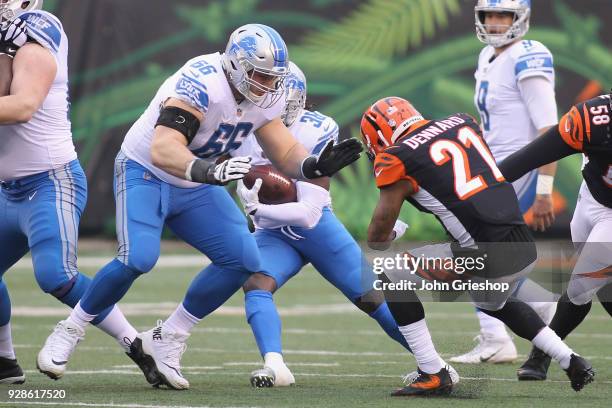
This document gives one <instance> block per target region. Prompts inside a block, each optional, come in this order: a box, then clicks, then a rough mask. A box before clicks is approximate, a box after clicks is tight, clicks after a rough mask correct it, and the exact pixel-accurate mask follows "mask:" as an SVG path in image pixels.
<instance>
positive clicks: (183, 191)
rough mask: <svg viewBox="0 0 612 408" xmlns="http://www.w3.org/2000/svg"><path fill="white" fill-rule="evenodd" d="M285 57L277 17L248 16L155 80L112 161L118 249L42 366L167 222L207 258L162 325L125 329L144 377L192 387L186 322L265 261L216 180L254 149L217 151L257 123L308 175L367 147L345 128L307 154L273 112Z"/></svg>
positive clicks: (113, 299) (106, 302) (269, 142)
mask: <svg viewBox="0 0 612 408" xmlns="http://www.w3.org/2000/svg"><path fill="white" fill-rule="evenodd" d="M288 64H289V55H288V51H287V47H286V45H285V42H284V41H283V39H282V38H281V36H280V35H279V34H278V33H277V32H276V31H275V30H274V29H272V28H271V27H268V26H265V25H262V24H247V25H244V26H242V27H239V28H238V29H236V30H235V31H234V32H233V33H232V35H231V36H230V39H229V41H228V44H227V47H226V50H225V53H224V54H219V53H214V54H207V55H201V56H199V57H196V58H193V59H191V60H189V61H187V63H186V64H185V65H184V66H183V67H182V68H180V69H179V71H178V72H176V73H175V74H174V75H172V76H171V77H170V78H168V79H167V80H166V81H165V82H164V83H163V84H162V85H161V87H160V88H159V90H158V92H157V94H156V95H155V97H154V98H153V100H152V101H151V103H150V104H149V106H148V108H147V109H146V111H145V112H144V113H143V114H142V116H141V117H140V118H139V119H138V120H137V121H136V122H135V123H134V125H133V126H132V128H131V129H130V130H129V131H128V133H127V135H126V137H125V140H124V142H123V145H122V146H121V151H120V152H119V154H118V155H117V159H116V162H115V200H116V210H117V238H118V241H119V250H118V254H117V257H116V258H115V259H114V260H113V261H112V262H110V263H109V264H107V265H106V266H105V267H104V268H102V270H100V271H99V272H98V273H97V274H96V276H95V278H94V281H93V283H92V286H91V290H89V291H87V293H86V294H85V295H84V296H83V298H82V300H81V301H80V302H79V304H78V305H77V306H76V307H75V309H74V310H73V313H71V315H70V317H69V318H68V319H66V320H63V321H61V322H60V323H59V324H58V327H57V328H56V330H55V331H54V332H53V333H52V334H51V335H50V336H49V338H48V339H47V342H46V343H45V346H44V347H43V349H42V350H41V351H40V353H39V355H38V362H39V365H41V366H44V370H45V372H46V373H47V374H48V375H49V376H51V377H53V376H57V375H58V374H59V375H61V374H63V372H64V370H65V367H66V364H56V363H55V361H56V360H57V358H58V356H57V355H58V354H60V355H61V356H62V357H63V361H64V362H65V361H67V360H68V359H69V357H70V355H71V354H72V352H73V351H74V350H75V347H76V345H77V343H78V342H79V341H80V340H81V339H82V338H83V336H84V334H85V327H86V326H87V324H88V323H89V322H90V321H92V319H94V318H95V317H96V316H97V315H98V314H99V313H100V312H101V311H102V310H104V309H106V308H107V307H109V306H110V305H113V304H115V303H117V302H118V301H119V300H120V299H121V298H122V297H123V296H124V295H125V294H126V293H127V291H128V290H129V288H130V286H131V285H132V283H133V282H134V280H136V278H138V277H139V276H140V275H142V274H144V273H146V272H149V271H150V270H151V269H152V268H153V266H154V265H155V263H156V262H157V258H158V257H159V250H160V240H161V233H162V229H163V227H164V225H168V226H169V227H170V228H171V229H172V230H173V231H174V232H175V234H176V235H177V236H179V237H180V238H182V239H184V240H185V242H187V243H189V244H190V245H192V246H193V247H195V248H196V249H198V250H199V251H201V252H202V253H204V254H205V255H207V256H208V258H209V259H210V260H211V262H212V263H211V264H210V265H209V266H207V267H206V268H204V269H203V270H202V271H201V272H200V273H199V274H198V275H197V276H196V277H195V279H194V280H193V281H192V283H191V285H190V287H189V289H188V290H187V293H186V295H185V298H184V300H183V302H182V303H181V304H180V305H179V306H178V308H177V309H176V311H175V312H174V313H173V314H172V315H171V316H170V317H169V318H168V319H167V320H166V321H165V322H164V323H163V324H162V325H160V326H158V327H155V328H153V329H151V330H149V331H146V332H144V333H140V334H139V335H138V336H137V337H136V338H133V339H131V340H133V341H132V346H133V350H134V352H135V353H138V354H139V356H146V358H147V360H148V361H149V362H150V364H149V366H148V370H145V375H147V380H148V381H149V382H150V383H151V384H153V385H159V384H165V385H167V386H169V387H171V388H174V389H187V388H189V382H188V381H187V379H185V378H184V377H183V375H182V374H181V371H180V358H181V356H182V354H183V352H184V351H185V348H186V340H187V338H188V337H189V332H190V331H191V330H192V328H193V326H195V324H196V323H198V322H199V321H200V320H201V319H203V318H204V317H205V316H207V315H208V314H210V313H211V312H213V311H214V310H215V309H216V308H218V307H219V306H220V305H221V304H223V303H224V302H225V301H226V300H227V299H228V298H229V297H230V296H231V295H232V294H233V293H234V292H235V291H237V290H238V289H239V288H240V287H241V286H242V284H243V283H244V281H245V280H246V279H247V278H248V277H249V276H250V274H252V273H254V272H258V271H259V269H260V257H259V251H258V249H257V244H256V243H255V240H254V238H253V236H252V235H251V234H250V233H249V230H248V228H247V225H246V220H245V219H244V217H243V216H242V213H241V212H240V210H239V209H238V207H237V206H236V204H235V203H234V201H233V199H232V198H231V196H230V195H229V193H228V192H227V190H226V189H225V188H224V187H222V186H221V184H226V183H228V182H230V181H232V180H237V179H241V178H242V177H244V175H245V174H246V173H247V172H248V171H249V169H250V159H249V158H245V157H236V158H231V159H229V160H225V161H223V162H222V163H219V164H217V163H216V161H217V159H218V158H219V157H221V156H223V155H225V154H227V153H229V152H231V151H233V150H235V149H237V148H238V147H240V145H241V144H242V142H243V141H244V139H245V138H246V137H247V136H248V135H249V133H250V132H251V131H253V132H254V133H255V135H256V137H257V141H258V143H259V144H260V145H261V147H262V148H263V150H264V152H265V153H266V155H267V156H268V157H269V158H270V160H271V161H272V162H273V163H274V164H275V165H276V166H277V167H278V168H279V169H281V170H282V171H283V172H284V173H286V174H288V175H290V176H291V177H294V178H297V179H310V178H318V177H322V176H330V175H332V174H334V173H335V172H337V171H338V170H340V169H341V168H342V167H344V166H346V165H348V164H350V163H352V162H353V161H355V160H357V159H358V158H359V152H360V151H361V149H362V147H361V145H360V144H359V142H357V141H356V140H355V139H349V140H346V141H344V142H341V143H338V144H335V145H334V144H333V142H329V143H327V144H326V145H325V147H324V148H323V150H322V152H321V154H319V155H318V156H314V155H311V156H309V155H308V152H307V151H306V150H305V149H304V147H303V146H302V145H301V144H299V143H298V142H297V141H296V140H295V139H294V138H293V136H292V135H291V133H290V132H289V130H287V128H286V127H285V125H284V124H283V122H282V121H281V119H280V115H281V111H282V108H283V104H284V100H283V79H284V78H285V76H286V75H287V74H288V73H289V69H288ZM62 339H69V341H65V340H64V341H62Z"/></svg>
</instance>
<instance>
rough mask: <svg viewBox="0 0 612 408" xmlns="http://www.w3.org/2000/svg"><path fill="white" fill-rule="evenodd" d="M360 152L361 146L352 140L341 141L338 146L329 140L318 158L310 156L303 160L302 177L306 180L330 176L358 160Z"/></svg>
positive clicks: (355, 140)
mask: <svg viewBox="0 0 612 408" xmlns="http://www.w3.org/2000/svg"><path fill="white" fill-rule="evenodd" d="M362 150H363V146H362V145H361V143H360V142H359V141H358V140H357V139H354V138H350V139H347V140H343V141H342V142H340V143H338V144H334V141H333V140H330V141H329V142H327V144H326V145H325V147H324V148H323V150H321V153H319V155H318V156H315V155H312V156H308V157H307V158H306V159H304V161H303V162H302V175H303V176H304V178H306V179H313V178H317V177H329V176H332V175H333V174H334V173H336V172H338V171H339V170H340V169H342V168H343V167H346V166H348V165H349V164H351V163H352V162H354V161H355V160H357V159H359V156H360V153H361V151H362Z"/></svg>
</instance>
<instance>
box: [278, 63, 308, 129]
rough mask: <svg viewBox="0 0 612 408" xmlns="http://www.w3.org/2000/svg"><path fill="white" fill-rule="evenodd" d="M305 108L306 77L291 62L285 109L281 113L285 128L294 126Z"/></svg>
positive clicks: (286, 79)
mask: <svg viewBox="0 0 612 408" xmlns="http://www.w3.org/2000/svg"><path fill="white" fill-rule="evenodd" d="M305 107H306V77H305V76H304V73H303V72H302V70H301V69H300V68H299V67H298V66H297V65H295V63H293V62H292V61H289V75H288V76H287V78H285V109H283V112H282V113H281V119H282V120H283V122H284V123H285V126H287V127H289V126H291V125H293V122H295V120H296V119H297V117H298V116H299V115H300V113H301V112H302V109H304V108H305Z"/></svg>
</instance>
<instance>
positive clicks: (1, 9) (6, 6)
mask: <svg viewBox="0 0 612 408" xmlns="http://www.w3.org/2000/svg"><path fill="white" fill-rule="evenodd" d="M42 5H43V0H30V1H25V0H0V23H4V22H5V21H12V20H14V19H15V18H16V17H19V15H20V14H22V13H25V12H26V11H30V10H38V9H41V8H42Z"/></svg>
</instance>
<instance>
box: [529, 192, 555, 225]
mask: <svg viewBox="0 0 612 408" xmlns="http://www.w3.org/2000/svg"><path fill="white" fill-rule="evenodd" d="M531 211H532V212H533V222H532V224H531V228H533V229H534V230H535V231H542V232H543V231H546V229H547V228H548V227H550V226H551V225H552V223H553V222H554V221H555V212H554V209H553V201H552V194H536V198H535V201H534V203H533V206H532V207H531Z"/></svg>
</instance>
